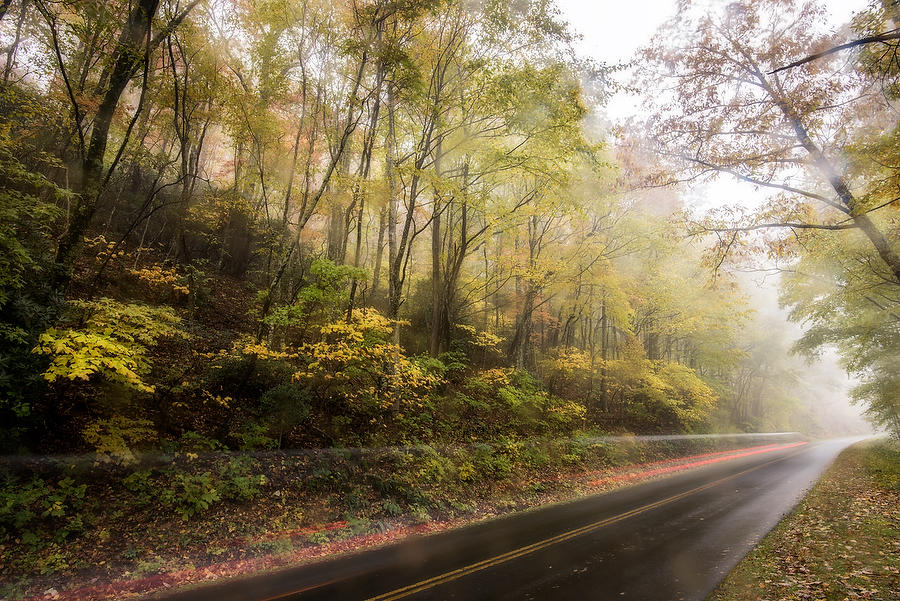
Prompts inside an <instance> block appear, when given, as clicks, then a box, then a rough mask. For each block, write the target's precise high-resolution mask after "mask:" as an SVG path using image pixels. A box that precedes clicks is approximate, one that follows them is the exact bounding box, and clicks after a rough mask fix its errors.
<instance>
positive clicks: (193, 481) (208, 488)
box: [160, 472, 221, 521]
mask: <svg viewBox="0 0 900 601" xmlns="http://www.w3.org/2000/svg"><path fill="white" fill-rule="evenodd" d="M160 500H161V501H163V502H164V503H166V504H167V505H170V506H172V507H174V509H175V510H176V511H177V512H178V513H179V514H180V515H181V518H182V519H183V520H185V521H187V520H188V519H190V518H191V517H193V516H195V515H197V514H199V513H201V512H203V511H205V510H207V509H209V507H210V506H211V505H213V504H214V503H216V502H218V501H219V500H221V496H220V495H219V491H218V490H216V485H215V482H214V481H213V476H212V474H210V473H209V472H204V473H202V474H188V473H181V472H176V473H175V474H174V476H173V478H172V481H171V483H170V485H169V487H168V488H165V489H163V490H162V492H161V494H160Z"/></svg>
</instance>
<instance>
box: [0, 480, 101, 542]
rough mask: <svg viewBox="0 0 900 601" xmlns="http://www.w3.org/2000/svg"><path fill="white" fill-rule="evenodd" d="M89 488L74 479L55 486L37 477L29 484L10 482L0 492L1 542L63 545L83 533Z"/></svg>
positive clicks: (58, 482) (61, 481) (62, 481)
mask: <svg viewBox="0 0 900 601" xmlns="http://www.w3.org/2000/svg"><path fill="white" fill-rule="evenodd" d="M86 488H87V486H86V485H85V484H78V485H76V484H75V481H74V480H72V479H71V478H62V479H61V480H59V481H57V482H56V484H55V485H54V484H51V483H47V482H45V481H44V480H43V479H41V478H38V477H34V478H32V480H31V481H30V482H27V483H23V482H18V481H16V480H15V479H12V478H9V479H7V480H6V481H5V482H4V483H3V486H2V488H0V534H2V540H3V541H4V542H6V541H10V540H14V539H15V540H19V541H20V542H21V543H23V544H29V545H37V544H39V543H41V542H43V541H46V540H54V541H57V542H62V541H64V540H65V539H66V538H68V537H69V536H70V535H71V534H74V533H77V532H80V531H81V530H82V529H83V527H84V522H83V517H82V514H81V513H80V510H81V509H82V506H83V504H84V495H85V490H86Z"/></svg>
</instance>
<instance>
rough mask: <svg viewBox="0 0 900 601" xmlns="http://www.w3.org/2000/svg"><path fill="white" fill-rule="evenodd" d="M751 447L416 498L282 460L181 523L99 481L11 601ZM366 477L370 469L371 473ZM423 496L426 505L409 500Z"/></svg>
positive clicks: (638, 452) (82, 596)
mask: <svg viewBox="0 0 900 601" xmlns="http://www.w3.org/2000/svg"><path fill="white" fill-rule="evenodd" d="M744 446H745V448H734V446H732V447H731V449H724V450H723V449H722V448H721V447H720V448H719V449H710V448H708V447H707V448H706V449H696V450H695V451H694V452H693V453H691V454H685V453H684V451H683V450H682V451H681V452H680V453H678V454H677V455H674V456H673V451H674V450H675V449H674V448H667V447H661V448H656V449H648V448H640V447H635V448H634V449H633V452H632V453H631V454H630V456H629V457H625V456H622V457H619V458H618V461H617V462H616V463H617V465H610V464H609V463H608V462H600V461H598V462H597V463H594V464H593V465H591V463H593V462H592V461H585V462H584V463H581V464H580V465H573V466H571V467H570V468H569V469H567V470H558V469H544V470H531V471H528V470H522V471H519V475H517V476H511V477H507V478H504V479H500V480H497V481H494V482H487V481H482V482H478V483H471V484H469V485H465V484H466V483H452V482H449V481H443V482H438V483H435V485H434V486H425V485H421V486H419V487H416V488H415V490H411V491H407V493H406V497H405V498H406V499H407V500H405V501H401V500H400V499H399V498H397V497H396V496H394V497H392V496H388V495H385V494H383V493H379V492H378V491H377V490H376V489H375V488H372V487H369V486H365V485H364V484H363V483H364V482H365V480H366V479H371V478H375V479H379V478H387V477H388V476H389V474H387V473H383V474H378V473H374V470H373V469H372V466H371V465H367V466H358V468H357V469H349V467H348V466H347V465H346V464H344V467H343V468H341V469H339V466H338V465H336V464H335V463H330V464H329V465H328V468H327V469H323V467H322V464H321V462H319V463H312V464H311V465H306V466H304V465H302V464H303V463H304V462H303V461H302V460H300V459H299V458H292V459H288V458H285V457H281V458H278V459H268V460H259V465H258V467H259V468H261V469H262V471H264V472H266V473H268V474H269V476H268V479H267V482H266V484H265V486H262V487H260V491H259V494H258V495H257V496H256V497H254V498H253V499H252V500H251V501H247V502H242V503H224V502H223V503H220V504H217V505H216V506H215V507H214V508H210V509H209V510H208V511H205V512H203V513H202V514H200V515H197V516H193V517H191V518H190V519H182V518H180V517H179V516H178V515H172V512H171V511H166V510H165V509H164V508H163V507H161V506H159V505H158V504H157V503H156V502H155V501H151V502H150V503H147V504H145V505H144V506H141V505H139V504H137V503H136V502H135V499H134V496H133V495H131V494H130V493H129V492H128V491H126V490H125V489H123V488H122V486H121V482H120V481H116V480H111V481H110V483H109V484H108V485H107V486H105V487H101V486H100V485H98V484H96V483H95V484H93V485H92V487H91V490H89V491H88V494H87V495H86V496H87V497H90V498H91V499H92V507H91V508H89V507H84V508H82V513H83V514H84V518H83V521H84V522H85V528H84V530H83V531H82V533H81V534H80V535H79V536H76V537H74V538H71V537H70V538H69V539H67V540H66V541H65V542H60V543H53V544H48V545H41V546H40V547H31V548H29V547H28V546H27V545H24V544H23V545H18V546H17V545H13V546H12V547H9V546H7V547H6V548H2V547H0V556H2V560H0V599H29V600H37V599H57V600H60V601H62V600H69V601H88V600H100V599H121V598H127V597H134V596H140V595H144V594H147V593H151V592H153V591H156V590H161V589H165V588H169V587H173V586H178V585H182V584H186V583H190V582H198V581H203V580H212V579H217V578H222V577H226V576H235V575H239V574H250V573H256V572H261V571H266V570H271V569H276V568H279V567H285V566H290V565H297V564H301V563H305V562H308V561H313V560H315V559H318V558H322V557H328V556H333V555H337V554H340V553H345V552H351V551H355V550H358V549H363V548H370V547H374V546H378V545H383V544H389V543H391V542H394V541H397V540H399V539H401V538H403V537H406V536H410V535H414V534H424V533H429V532H436V531H440V530H445V529H448V528H454V527H458V526H461V525H465V524H468V523H471V522H475V521H479V520H483V519H488V518H491V517H494V516H497V515H502V514H505V513H509V512H511V511H518V510H522V509H527V508H530V507H535V506H539V505H544V504H547V503H553V502H558V501H563V500H567V499H572V498H576V497H578V496H582V495H585V494H594V493H597V492H602V491H604V490H611V489H613V488H618V487H621V486H625V485H628V484H631V483H635V482H639V481H645V480H648V479H650V478H656V477H661V476H663V475H666V474H669V473H672V472H676V471H681V470H684V469H689V468H691V467H694V466H697V465H703V464H707V463H710V462H718V461H724V460H728V459H729V458H732V457H739V456H741V455H742V454H746V453H747V452H751V453H753V452H765V450H766V449H767V448H771V447H778V444H773V445H765V444H763V445H759V443H755V445H754V446H752V448H751V449H750V450H749V451H748V449H747V448H746V445H744ZM219 460H221V458H220V459H219ZM196 469H197V470H207V471H212V470H214V467H212V466H211V465H206V466H200V467H197V468H196ZM376 469H377V468H376ZM363 470H368V473H367V474H366V475H365V476H364V474H363ZM358 471H359V473H357V472H358ZM517 471H518V470H517ZM345 481H347V482H345ZM316 482H318V484H316V485H315V486H312V485H313V484H314V483H316ZM342 482H343V484H341V483H342ZM456 484H459V485H460V486H456ZM457 489H458V490H457ZM412 493H415V495H417V496H418V498H419V500H418V502H416V503H412V502H409V501H408V499H409V498H410V497H409V495H410V494H412ZM394 494H395V495H396V491H395V492H394ZM93 505H96V506H97V507H93ZM351 509H352V511H351ZM79 519H81V518H79Z"/></svg>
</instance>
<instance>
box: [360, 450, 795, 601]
mask: <svg viewBox="0 0 900 601" xmlns="http://www.w3.org/2000/svg"><path fill="white" fill-rule="evenodd" d="M792 454H793V453H792ZM787 457H788V456H785V457H778V458H776V459H772V460H771V461H767V462H765V463H761V464H759V465H756V466H754V467H751V468H748V469H746V470H743V471H740V472H737V473H735V474H731V475H730V476H726V477H724V478H720V479H718V480H714V481H712V482H709V483H707V484H704V485H702V486H698V487H697V488H692V489H691V490H688V491H685V492H683V493H679V494H677V495H673V496H671V497H667V498H665V499H661V500H659V501H655V502H653V503H648V504H647V505H643V506H641V507H638V508H636V509H632V510H630V511H626V512H624V513H620V514H618V515H615V516H613V517H610V518H606V519H603V520H599V521H597V522H593V523H592V524H588V525H587V526H582V527H580V528H575V529H574V530H569V531H568V532H563V533H562V534H558V535H556V536H552V537H550V538H546V539H544V540H541V541H538V542H536V543H532V544H530V545H526V546H524V547H519V548H518V549H513V550H512V551H508V552H506V553H503V554H502V555H497V556H495V557H490V558H488V559H485V560H483V561H479V562H477V563H473V564H471V565H468V566H465V567H462V568H459V569H456V570H453V571H451V572H446V573H444V574H440V575H438V576H434V577H433V578H428V579H427V580H422V581H420V582H416V583H414V584H410V585H409V586H405V587H402V588H398V589H395V590H392V591H389V592H387V593H383V594H381V595H378V596H376V597H370V598H369V599H366V601H394V600H395V599H402V598H403V597H407V596H409V595H413V594H415V593H419V592H421V591H424V590H428V589H430V588H434V587H436V586H438V585H441V584H445V583H447V582H451V581H453V580H457V579H458V578H462V577H463V576H467V575H469V574H472V573H474V572H479V571H481V570H486V569H487V568H491V567H494V566H496V565H500V564H502V563H506V562H507V561H511V560H513V559H517V558H519V557H522V556H524V555H529V554H531V553H534V552H535V551H540V550H541V549H545V548H546V547H549V546H551V545H555V544H557V543H561V542H563V541H566V540H569V539H572V538H575V537H577V536H581V535H583V534H587V533H589V532H593V531H594V530H597V529H599V528H602V527H604V526H608V525H610V524H614V523H616V522H621V521H622V520H625V519H628V518H630V517H633V516H636V515H638V514H641V513H645V512H647V511H650V510H651V509H656V508H657V507H661V506H662V505H667V504H669V503H673V502H675V501H678V500H680V499H683V498H685V497H687V496H690V495H693V494H695V493H698V492H700V491H703V490H706V489H708V488H712V487H713V486H718V485H719V484H722V483H723V482H727V481H728V480H732V479H734V478H737V477H738V476H743V475H744V474H747V473H750V472H752V471H754V470H758V469H760V468H763V467H765V466H767V465H771V464H773V463H775V462H777V461H783V460H784V459H787Z"/></svg>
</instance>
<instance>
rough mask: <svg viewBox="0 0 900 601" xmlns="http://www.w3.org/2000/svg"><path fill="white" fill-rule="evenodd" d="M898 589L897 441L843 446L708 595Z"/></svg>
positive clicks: (794, 596) (880, 599) (833, 598)
mask: <svg viewBox="0 0 900 601" xmlns="http://www.w3.org/2000/svg"><path fill="white" fill-rule="evenodd" d="M897 591H900V443H898V441H897V440H896V439H894V440H891V441H886V440H884V439H882V440H880V441H877V442H865V443H861V444H858V445H855V446H853V447H851V448H849V449H847V450H846V451H844V452H843V453H842V454H841V455H840V456H839V457H838V459H837V460H836V461H835V463H834V465H833V466H832V467H831V469H829V470H828V472H827V473H826V474H825V476H824V477H823V478H822V479H821V480H820V481H819V483H818V484H816V485H815V487H814V488H813V489H812V491H811V492H810V493H809V494H808V495H807V496H806V498H805V499H804V500H803V501H802V502H801V503H800V505H799V506H798V507H797V508H796V509H795V510H794V511H793V512H792V513H791V514H790V515H788V516H787V517H786V518H784V520H782V521H781V523H779V524H778V526H776V527H775V529H774V530H772V532H770V533H769V534H768V535H767V536H766V537H765V538H764V539H763V541H762V542H761V543H760V544H759V545H757V547H756V548H755V549H754V550H753V551H751V552H750V554H749V555H747V557H746V558H744V560H743V561H741V563H739V564H738V565H737V567H735V569H734V570H733V571H732V572H731V573H730V574H729V575H728V577H727V578H726V579H725V581H724V582H723V583H722V584H721V585H720V586H719V588H718V590H716V592H715V593H713V595H712V596H711V597H710V601H746V600H747V599H760V600H765V599H771V600H773V601H774V600H776V599H777V600H780V601H800V600H806V599H827V600H828V601H840V600H843V599H871V600H873V601H876V600H877V601H891V600H893V599H896V598H897Z"/></svg>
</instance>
